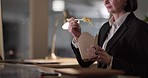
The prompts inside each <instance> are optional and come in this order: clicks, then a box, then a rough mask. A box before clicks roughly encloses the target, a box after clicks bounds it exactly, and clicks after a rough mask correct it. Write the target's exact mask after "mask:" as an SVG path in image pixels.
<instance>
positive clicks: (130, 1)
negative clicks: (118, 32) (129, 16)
mask: <svg viewBox="0 0 148 78" xmlns="http://www.w3.org/2000/svg"><path fill="white" fill-rule="evenodd" d="M137 7H138V4H137V0H127V1H126V5H125V8H124V10H125V11H126V12H133V11H136V10H137Z"/></svg>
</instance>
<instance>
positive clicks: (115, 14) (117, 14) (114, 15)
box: [112, 11, 126, 21]
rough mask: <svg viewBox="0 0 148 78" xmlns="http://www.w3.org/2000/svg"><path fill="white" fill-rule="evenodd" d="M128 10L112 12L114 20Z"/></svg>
mask: <svg viewBox="0 0 148 78" xmlns="http://www.w3.org/2000/svg"><path fill="white" fill-rule="evenodd" d="M125 13H126V12H125V11H123V12H120V13H112V15H113V18H114V21H116V20H117V19H118V18H119V17H120V16H122V15H123V14H125Z"/></svg>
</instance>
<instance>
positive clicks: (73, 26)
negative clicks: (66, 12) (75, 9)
mask: <svg viewBox="0 0 148 78" xmlns="http://www.w3.org/2000/svg"><path fill="white" fill-rule="evenodd" d="M68 22H69V26H68V31H69V32H70V33H71V34H72V36H73V37H74V39H75V41H77V40H78V38H79V36H80V35H81V27H80V25H79V23H78V20H75V19H74V18H73V17H71V18H70V20H69V21H68Z"/></svg>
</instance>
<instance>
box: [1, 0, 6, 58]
mask: <svg viewBox="0 0 148 78" xmlns="http://www.w3.org/2000/svg"><path fill="white" fill-rule="evenodd" d="M4 58H5V57H4V46H3V28H2V2H1V0H0V60H4Z"/></svg>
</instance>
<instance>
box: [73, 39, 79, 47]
mask: <svg viewBox="0 0 148 78" xmlns="http://www.w3.org/2000/svg"><path fill="white" fill-rule="evenodd" d="M72 45H73V46H74V47H75V48H78V43H77V42H75V40H74V38H73V39H72Z"/></svg>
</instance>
